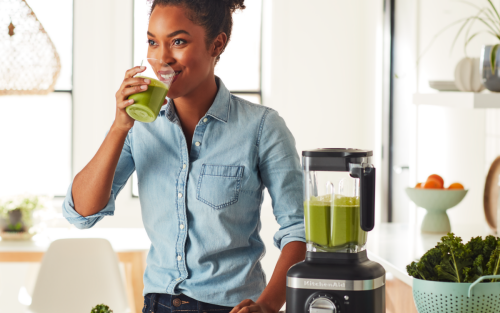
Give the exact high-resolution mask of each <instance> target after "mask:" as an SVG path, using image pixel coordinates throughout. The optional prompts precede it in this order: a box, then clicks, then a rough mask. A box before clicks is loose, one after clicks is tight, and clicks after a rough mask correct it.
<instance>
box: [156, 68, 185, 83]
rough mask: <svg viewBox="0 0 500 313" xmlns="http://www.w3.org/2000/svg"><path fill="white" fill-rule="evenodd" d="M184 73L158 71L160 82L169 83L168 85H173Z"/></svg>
mask: <svg viewBox="0 0 500 313" xmlns="http://www.w3.org/2000/svg"><path fill="white" fill-rule="evenodd" d="M181 72H182V71H178V72H174V71H158V75H157V76H158V77H159V79H160V81H162V82H164V83H167V84H172V83H173V82H174V81H175V80H176V79H177V77H178V76H179V74H180V73H181Z"/></svg>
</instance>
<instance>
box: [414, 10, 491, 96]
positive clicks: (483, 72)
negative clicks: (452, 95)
mask: <svg viewBox="0 0 500 313" xmlns="http://www.w3.org/2000/svg"><path fill="white" fill-rule="evenodd" d="M486 1H487V5H486V6H484V7H479V6H477V5H476V4H475V3H472V2H469V1H461V2H463V3H465V4H468V5H470V6H472V7H474V8H475V9H477V11H476V14H474V15H472V16H469V17H466V18H463V19H460V20H458V21H455V22H453V23H451V24H450V25H448V26H446V27H445V28H443V29H442V30H441V31H439V32H438V33H437V34H436V35H435V36H434V38H433V39H432V40H431V42H430V43H429V45H428V46H427V47H426V48H425V49H424V52H423V53H422V54H421V55H420V57H419V59H420V58H422V57H423V56H424V54H425V53H426V52H427V50H428V49H429V48H430V46H431V45H432V44H433V43H434V41H435V40H436V39H437V38H438V37H439V36H440V35H441V34H442V33H443V32H444V31H446V30H448V29H449V28H450V27H452V26H455V25H460V28H459V30H458V32H457V34H456V36H455V38H454V40H453V43H452V45H451V49H450V50H452V49H453V47H454V46H455V44H456V42H457V40H458V38H459V37H460V35H461V34H464V36H465V41H464V53H465V55H467V53H466V48H467V46H468V45H469V43H470V42H471V41H472V40H473V39H474V38H476V36H478V35H479V34H483V33H486V34H490V35H492V36H493V37H495V39H496V40H497V41H500V13H499V10H498V9H497V8H496V6H495V5H494V4H493V2H492V1H491V0H486ZM476 23H479V24H481V25H482V26H483V27H484V29H482V30H480V31H472V29H473V26H474V25H475V24H476ZM498 47H500V43H499V44H495V45H485V46H483V49H482V52H481V58H480V60H479V61H478V62H474V60H473V59H470V58H465V61H466V62H463V61H464V59H462V61H461V62H460V63H461V64H460V63H459V64H458V65H457V69H456V71H455V76H457V74H458V75H459V76H464V75H465V76H467V77H468V79H469V80H473V78H472V77H473V76H474V75H471V70H472V71H479V76H480V77H479V79H480V81H481V82H482V84H483V85H484V87H486V88H487V89H488V90H490V91H495V92H500V73H499V72H498V68H499V66H500V64H499V62H500V49H498ZM477 64H479V68H477ZM460 73H462V75H461V74H460ZM472 73H473V72H472ZM476 73H477V72H476ZM469 76H470V77H469ZM463 79H465V78H464V77H461V79H458V81H461V80H463ZM455 80H456V81H455V83H457V79H455ZM466 83H467V84H466V85H471V84H473V85H474V84H476V85H477V82H472V81H471V82H466ZM457 87H459V86H457ZM469 88H471V87H469ZM459 89H461V90H462V89H463V88H460V87H459ZM472 89H477V90H470V91H480V90H481V88H479V87H478V86H476V87H474V88H472Z"/></svg>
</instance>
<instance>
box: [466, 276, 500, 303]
mask: <svg viewBox="0 0 500 313" xmlns="http://www.w3.org/2000/svg"><path fill="white" fill-rule="evenodd" d="M493 278H500V275H486V276H481V277H479V278H478V279H476V281H475V282H473V283H472V285H470V287H469V293H468V294H467V297H468V298H470V294H471V292H472V288H474V287H475V286H476V285H477V284H479V283H480V282H482V281H483V280H485V279H493Z"/></svg>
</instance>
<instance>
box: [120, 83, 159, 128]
mask: <svg viewBox="0 0 500 313" xmlns="http://www.w3.org/2000/svg"><path fill="white" fill-rule="evenodd" d="M136 77H141V78H148V79H150V80H151V83H150V84H149V85H148V89H147V90H145V91H143V92H139V93H136V94H133V95H131V96H129V97H128V99H134V104H132V105H130V106H128V107H127V108H126V109H125V111H126V112H127V113H128V115H129V116H130V117H131V118H133V119H134V120H137V121H139V122H144V123H151V122H153V121H154V120H156V117H157V116H158V113H159V112H160V109H161V107H162V105H163V102H164V101H165V97H166V96H167V93H168V88H166V85H165V84H164V83H162V82H161V81H159V80H157V79H153V78H151V77H146V76H136Z"/></svg>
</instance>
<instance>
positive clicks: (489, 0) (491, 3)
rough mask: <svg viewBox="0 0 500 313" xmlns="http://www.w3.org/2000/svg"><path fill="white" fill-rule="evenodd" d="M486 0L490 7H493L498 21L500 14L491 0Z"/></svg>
mask: <svg viewBox="0 0 500 313" xmlns="http://www.w3.org/2000/svg"><path fill="white" fill-rule="evenodd" d="M488 2H489V3H490V5H491V7H492V8H493V10H494V11H495V13H496V14H497V17H498V21H499V22H500V14H498V11H497V8H496V7H495V5H494V4H493V2H491V0H488Z"/></svg>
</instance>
